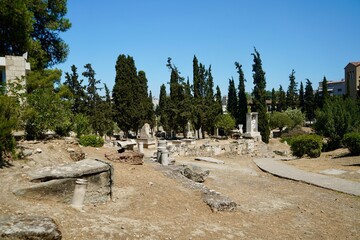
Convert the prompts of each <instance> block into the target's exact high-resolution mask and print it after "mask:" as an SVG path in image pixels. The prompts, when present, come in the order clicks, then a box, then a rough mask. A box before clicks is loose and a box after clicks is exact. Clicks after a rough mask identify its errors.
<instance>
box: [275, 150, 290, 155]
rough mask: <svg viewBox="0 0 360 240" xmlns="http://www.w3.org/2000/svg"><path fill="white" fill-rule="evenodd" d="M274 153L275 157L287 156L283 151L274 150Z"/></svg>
mask: <svg viewBox="0 0 360 240" xmlns="http://www.w3.org/2000/svg"><path fill="white" fill-rule="evenodd" d="M274 153H275V154H276V155H279V156H287V155H288V154H287V151H285V150H282V151H281V150H274Z"/></svg>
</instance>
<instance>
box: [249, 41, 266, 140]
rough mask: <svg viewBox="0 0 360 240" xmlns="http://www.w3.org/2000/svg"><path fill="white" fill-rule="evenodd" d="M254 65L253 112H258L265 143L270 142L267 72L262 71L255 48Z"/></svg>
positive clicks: (259, 125)
mask: <svg viewBox="0 0 360 240" xmlns="http://www.w3.org/2000/svg"><path fill="white" fill-rule="evenodd" d="M254 51H255V52H254V53H252V54H251V55H253V57H254V64H253V65H252V68H253V70H252V71H253V78H254V91H253V95H254V98H253V111H254V112H258V120H259V121H258V129H259V132H260V134H261V137H262V141H263V142H265V143H268V142H269V136H270V128H269V121H268V117H267V114H266V112H267V107H266V101H265V100H266V90H265V88H266V80H265V72H264V71H263V69H262V62H261V58H260V54H259V52H258V51H256V48H254Z"/></svg>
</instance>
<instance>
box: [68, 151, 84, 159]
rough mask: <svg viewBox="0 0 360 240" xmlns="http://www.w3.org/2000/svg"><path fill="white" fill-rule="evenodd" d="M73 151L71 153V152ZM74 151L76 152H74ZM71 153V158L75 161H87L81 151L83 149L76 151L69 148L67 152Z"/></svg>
mask: <svg viewBox="0 0 360 240" xmlns="http://www.w3.org/2000/svg"><path fill="white" fill-rule="evenodd" d="M69 150H71V151H69ZM72 150H74V151H72ZM67 151H68V152H69V153H70V158H71V159H72V160H74V161H80V160H83V159H85V153H84V152H83V151H82V150H81V148H78V149H74V148H68V150H67Z"/></svg>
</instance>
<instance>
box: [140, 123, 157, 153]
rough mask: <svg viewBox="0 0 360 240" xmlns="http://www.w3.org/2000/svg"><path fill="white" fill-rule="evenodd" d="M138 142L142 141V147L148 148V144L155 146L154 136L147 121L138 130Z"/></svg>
mask: <svg viewBox="0 0 360 240" xmlns="http://www.w3.org/2000/svg"><path fill="white" fill-rule="evenodd" d="M137 141H138V142H142V143H143V145H144V148H149V147H150V146H155V138H154V136H153V135H152V134H151V128H150V125H149V124H148V123H145V124H144V126H143V127H142V128H141V130H140V134H139V138H138V139H137Z"/></svg>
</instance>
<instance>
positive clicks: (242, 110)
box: [235, 62, 248, 132]
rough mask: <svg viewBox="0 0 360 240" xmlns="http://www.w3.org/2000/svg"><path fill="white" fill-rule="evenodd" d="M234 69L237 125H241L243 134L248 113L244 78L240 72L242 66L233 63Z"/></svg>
mask: <svg viewBox="0 0 360 240" xmlns="http://www.w3.org/2000/svg"><path fill="white" fill-rule="evenodd" d="M235 67H236V69H237V72H238V74H239V86H238V87H239V89H238V106H237V109H238V114H237V116H238V119H236V120H237V122H236V123H237V124H242V125H243V131H244V132H245V129H246V113H247V111H248V105H247V99H246V92H245V81H246V80H245V77H244V72H243V70H242V65H241V64H239V63H238V62H235Z"/></svg>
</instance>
